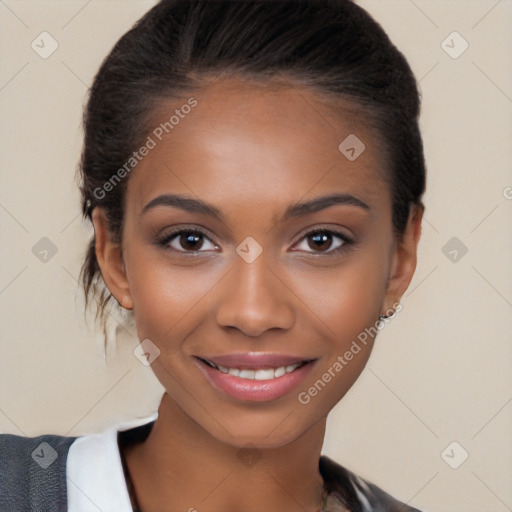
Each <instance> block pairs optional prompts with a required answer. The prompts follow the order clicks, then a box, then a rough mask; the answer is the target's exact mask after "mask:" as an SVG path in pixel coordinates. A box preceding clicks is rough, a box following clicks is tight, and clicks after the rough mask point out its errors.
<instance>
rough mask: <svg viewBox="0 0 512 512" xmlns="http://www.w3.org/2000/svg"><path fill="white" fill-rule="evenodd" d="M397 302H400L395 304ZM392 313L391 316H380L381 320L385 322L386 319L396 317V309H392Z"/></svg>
mask: <svg viewBox="0 0 512 512" xmlns="http://www.w3.org/2000/svg"><path fill="white" fill-rule="evenodd" d="M396 302H398V301H395V303H396ZM388 311H389V310H388ZM391 311H392V313H391V315H379V320H384V319H386V318H391V317H392V316H394V315H395V313H396V309H392V310H391Z"/></svg>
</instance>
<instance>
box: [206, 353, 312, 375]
mask: <svg viewBox="0 0 512 512" xmlns="http://www.w3.org/2000/svg"><path fill="white" fill-rule="evenodd" d="M198 359H199V360H200V361H202V362H203V363H204V364H207V365H208V366H210V367H211V368H214V369H215V370H218V371H219V372H222V373H225V374H228V375H232V376H233V377H238V378H240V379H247V380H272V379H277V378H279V377H282V376H283V375H286V374H288V373H292V372H294V371H295V370H297V369H298V368H301V367H302V366H304V365H306V364H308V363H311V362H313V361H314V359H308V360H304V361H301V362H298V363H294V364H289V365H282V366H277V367H261V368H246V367H242V368H235V367H228V366H222V365H220V364H215V363H213V362H212V361H209V360H207V359H202V358H200V357H198ZM240 366H242V365H240Z"/></svg>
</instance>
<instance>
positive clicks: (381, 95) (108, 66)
mask: <svg viewBox="0 0 512 512" xmlns="http://www.w3.org/2000/svg"><path fill="white" fill-rule="evenodd" d="M208 76H209V77H211V76H213V77H222V76H238V77H241V78H244V79H248V80H253V81H258V82H268V83H269V84H270V82H271V81H273V80H274V79H276V78H282V77H283V76H284V77H289V79H290V82H292V81H293V83H294V84H297V83H298V84H300V85H302V86H304V87H309V88H311V89H312V90H314V91H315V92H317V93H318V94H320V95H323V96H325V97H328V98H333V99H339V100H344V101H345V102H348V103H349V104H350V105H353V106H354V107H355V108H358V109H360V110H361V112H362V113H363V119H364V121H365V122H367V123H369V124H371V126H372V127H373V129H374V130H375V131H376V133H378V134H379V139H380V140H381V141H382V144H383V147H384V149H385V151H384V153H385V155H383V159H384V161H385V162H386V173H387V180H388V182H389V184H390V187H391V192H392V199H393V209H392V221H393V229H394V232H395V235H396V236H397V237H399V238H400V237H401V235H402V234H403V232H404V230H405V227H406V222H407V219H408V215H409V211H410V207H411V205H413V204H415V205H418V206H420V207H421V208H423V207H424V206H423V204H422V201H421V198H422V195H423V193H424V190H425V163H424V156H423V144H422V139H421V135H420V132H419V127H418V116H419V109H420V98H419V92H418V89H417V84H416V80H415V78H414V76H413V73H412V71H411V69H410V67H409V65H408V63H407V61H406V59H405V58H404V56H403V55H402V53H401V52H399V51H398V50H397V48H396V47H395V46H394V45H393V44H392V43H391V41H390V40H389V38H388V36H387V35H386V33H385V32H384V30H383V29H382V28H381V26H380V25H379V24H378V23H377V22H376V21H375V20H373V19H372V17H371V16H370V15H369V14H368V13H367V12H366V11H365V10H363V9H362V8H361V7H359V6H357V5H356V4H354V3H353V2H351V1H349V0H275V1H274V0H271V1H261V0H243V1H240V0H239V1H236V0H162V1H161V2H159V3H158V4H157V5H156V6H155V7H153V8H152V9H151V10H150V11H149V12H148V13H147V14H145V15H144V16H143V17H142V18H141V19H140V20H139V21H138V22H137V23H136V24H135V25H134V26H133V28H132V29H131V30H129V31H128V32H127V33H126V34H125V35H123V36H122V37H121V39H120V40H119V41H118V42H117V43H116V45H115V46H114V48H113V49H112V51H111V52H110V53H109V55H108V56H107V57H106V58H105V60H104V61H103V63H102V65H101V67H100V69H99V71H98V73H97V75H96V77H95V79H94V82H93V84H92V87H91V90H90V96H89V100H88V103H87V106H86V109H85V113H84V129H85V138H84V146H83V151H82V158H81V165H80V170H79V172H80V189H81V194H82V212H83V216H84V217H86V218H89V219H91V217H92V211H93V209H94V208H96V207H98V206H101V207H102V208H104V209H105V212H106V215H107V220H108V229H109V231H110V233H111V235H112V236H113V237H114V239H115V240H117V241H120V240H121V232H122V225H123V215H124V197H125V190H126V183H127V181H128V179H129V177H126V178H124V179H123V180H120V181H119V183H118V184H116V186H115V187H112V190H110V187H109V191H108V193H104V191H105V187H104V186H105V183H107V182H108V181H109V180H110V179H111V178H112V176H113V175H114V174H116V172H117V171H118V170H119V169H120V168H122V166H123V165H125V163H126V162H127V160H128V159H129V158H130V156H131V155H132V153H133V151H134V150H135V149H136V148H138V147H140V145H141V142H142V141H144V140H145V138H146V137H147V135H148V133H150V131H151V128H152V127H151V126H150V122H151V119H152V117H153V115H154V113H155V111H156V109H157V108H158V105H159V104H160V103H161V102H162V101H163V100H166V99H172V98H183V97H184V96H185V95H187V94H190V91H192V90H194V88H196V87H199V86H200V80H199V78H201V77H208ZM340 142H341V141H340ZM98 190H102V191H103V192H102V193H101V194H99V193H98ZM81 282H82V284H83V287H84V291H85V298H86V305H89V304H90V302H91V298H94V299H95V300H96V302H97V306H98V308H97V311H96V318H97V317H98V315H99V316H101V318H102V323H103V326H104V328H105V320H106V306H107V305H108V303H109V302H111V301H112V299H113V297H112V296H111V294H110V293H109V291H108V289H107V288H106V287H105V286H104V283H103V280H102V277H101V271H100V269H99V266H98V262H97V260H96V255H95V240H94V238H93V239H92V240H91V241H90V244H89V247H88V250H87V253H86V256H85V259H84V262H83V266H82V271H81ZM113 302H114V303H115V300H114V301H113ZM105 333H106V331H105Z"/></svg>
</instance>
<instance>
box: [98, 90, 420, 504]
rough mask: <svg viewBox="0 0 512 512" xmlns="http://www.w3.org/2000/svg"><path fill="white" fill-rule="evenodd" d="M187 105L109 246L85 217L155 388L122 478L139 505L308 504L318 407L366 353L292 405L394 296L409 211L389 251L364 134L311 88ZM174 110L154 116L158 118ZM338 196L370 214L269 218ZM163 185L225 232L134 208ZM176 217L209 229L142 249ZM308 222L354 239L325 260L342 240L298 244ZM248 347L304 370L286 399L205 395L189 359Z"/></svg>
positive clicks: (162, 209)
mask: <svg viewBox="0 0 512 512" xmlns="http://www.w3.org/2000/svg"><path fill="white" fill-rule="evenodd" d="M194 97H195V98H196V99H197V100H198V105H197V106H196V107H195V108H194V109H193V111H192V112H191V113H190V114H188V116H186V117H185V119H182V120H181V121H180V123H179V125H177V126H176V127H175V128H174V129H173V131H172V132H170V133H169V135H167V136H166V137H165V138H164V140H163V141H161V142H159V143H158V145H157V147H156V148H154V149H152V150H151V151H150V153H149V154H148V155H147V156H146V157H145V158H144V159H143V161H142V162H141V163H140V164H139V165H138V166H137V167H136V168H135V169H134V170H133V171H132V173H131V176H130V177H129V182H128V187H127V195H126V205H127V206H126V212H125V223H124V228H123V241H122V244H121V247H120V246H119V245H117V244H115V243H113V242H112V240H111V237H110V236H109V233H108V231H107V230H106V227H105V226H106V224H105V217H104V213H103V212H102V211H101V210H100V209H99V208H96V209H95V210H94V213H93V222H94V228H95V233H96V254H97V258H98V262H99V265H100V268H101V271H102V275H103V278H104V280H105V282H106V284H107V286H108V288H109V290H110V292H111V293H112V295H113V296H114V297H115V298H116V299H117V300H118V301H119V302H120V303H121V304H122V305H123V306H124V307H126V308H129V309H132V308H133V312H134V315H135V322H136V325H137V330H138V335H139V338H140V340H144V339H150V340H151V341H152V342H153V343H154V344H155V345H157V346H158V348H159V349H160V351H161V353H160V355H159V357H157V358H156V359H155V361H154V362H153V363H152V365H151V367H152V369H153V371H154V373H155V375H156V377H157V378H158V379H159V381H160V382H161V383H162V385H163V386H164V388H165V390H166V393H165V394H164V396H163V399H162V402H161V404H160V407H159V410H158V412H159V415H158V418H157V420H156V423H155V425H154V428H153V430H152V432H151V434H150V435H149V437H148V439H147V440H146V441H145V442H144V443H141V444H139V445H136V446H133V447H131V448H129V449H127V450H126V459H127V464H128V468H129V470H130V473H131V475H132V479H133V481H134V484H135V489H136V493H137V498H138V501H139V504H140V506H141V508H142V510H143V511H144V512H176V511H178V510H181V511H186V510H189V509H190V508H191V507H195V508H197V510H199V511H200V512H203V511H204V512H220V511H222V512H234V511H239V510H244V511H245V512H256V511H261V510H269V511H276V510H280V511H281V512H284V511H288V510H289V511H292V510H293V511H297V510H304V511H314V510H317V509H318V508H319V506H320V497H321V492H322V486H323V481H322V478H321V475H320V473H319V471H318V460H319V457H320V452H321V448H322V444H323V439H324V433H325V424H326V418H327V415H328V413H329V411H330V410H331V409H332V408H333V407H334V406H335V405H336V404H337V403H338V402H339V400H340V399H341V398H342V397H343V396H344V395H345V393H346V392H347V391H348V390H349V389H350V387H351V386H352V385H353V383H354V382H355V380H356V379H357V378H358V376H359V375H360V373H361V371H362V370H363V368H364V366H365V364H366V362H367V360H368V357H369V355H370V352H371V348H372V343H371V342H370V343H368V344H367V345H366V347H365V346H362V350H361V352H359V353H358V354H357V355H356V356H354V358H353V359H352V360H351V361H350V363H349V364H348V365H347V366H345V367H344V369H343V371H341V372H339V373H337V374H336V377H335V378H334V379H333V380H332V381H331V382H330V383H329V384H328V385H326V386H325V388H324V389H323V390H322V391H321V392H320V393H318V395H317V396H315V397H314V398H312V399H311V401H310V403H309V404H307V405H303V404H301V403H300V402H299V401H298V398H297V395H298V393H299V392H300V391H304V390H307V389H308V388H309V387H311V386H312V385H313V383H315V382H316V381H317V380H318V379H320V378H321V377H322V375H323V374H324V373H325V372H326V371H327V370H328V368H329V367H331V366H332V365H333V363H334V361H336V358H337V357H338V355H343V354H344V353H345V352H346V350H348V348H349V347H350V345H351V343H352V341H353V340H355V339H356V338H357V335H358V334H359V333H360V332H362V331H364V329H365V328H367V327H370V326H375V322H376V320H377V318H378V316H379V314H384V313H385V312H386V311H388V312H389V310H390V309H391V308H392V307H393V304H396V303H397V302H398V300H399V299H400V297H401V296H402V294H403V293H404V292H405V290H406V289H407V287H408V285H409V283H410V281H411V279H412V276H413V274H414V271H415V268H416V252H417V245H418V240H419V237H420V232H421V218H422V210H421V209H419V208H418V209H413V210H412V211H411V215H410V218H409V222H408V226H407V230H406V232H405V234H404V238H403V241H402V242H401V243H398V241H397V240H396V239H395V238H394V236H393V232H392V222H391V195H390V190H389V187H388V185H387V184H386V183H385V182H384V181H383V180H382V176H381V175H379V173H378V172H377V170H376V169H380V170H379V172H383V171H382V159H381V158H380V155H381V151H380V150H379V148H378V144H377V141H376V138H375V137H374V136H372V135H371V134H370V132H368V131H367V130H366V129H365V127H364V123H363V122H362V121H361V119H360V118H357V117H355V116H354V115H350V114H349V111H348V110H347V111H344V110H341V111H340V110H338V115H335V114H334V113H333V110H332V109H331V108H330V107H329V105H328V104H327V103H326V102H325V101H322V100H321V98H320V97H319V96H318V95H316V94H315V93H313V92H311V91H307V90H305V89H298V88H287V89H286V88H282V89H279V88H277V89H274V90H270V89H264V88H262V87H259V86H258V87H256V86H250V85H243V84H241V83H239V82H237V81H232V82H227V81H218V82H216V83H212V84H210V86H209V87H208V88H206V89H205V90H203V91H202V92H199V93H197V94H194ZM183 103H184V102H174V103H172V105H171V104H170V103H169V104H167V105H166V106H162V109H161V112H159V114H158V116H157V118H156V123H155V126H158V124H159V123H160V122H162V121H164V120H166V119H168V118H169V117H170V115H172V113H173V112H174V109H175V108H177V107H179V106H180V105H182V104H183ZM351 133H354V134H356V135H357V136H358V137H359V138H360V139H361V140H363V142H364V143H365V145H366V150H365V151H364V152H363V153H362V154H361V155H360V156H359V158H357V159H356V160H355V161H354V162H350V161H349V160H348V159H347V158H345V156H343V155H342V154H341V153H340V151H339V150H338V145H339V144H340V142H341V141H342V140H344V139H345V137H347V135H349V134H351ZM335 192H339V193H348V194H352V195H354V196H356V197H357V198H359V199H361V200H362V201H364V202H365V203H367V204H368V205H369V206H370V210H369V211H367V210H364V209H363V208H360V207H358V206H352V205H335V206H331V207H329V208H327V209H324V210H322V211H318V212H315V213H311V214H308V215H306V216H303V217H297V218H291V219H288V220H286V221H285V222H281V221H280V220H279V219H280V216H281V215H282V214H283V212H284V211H285V209H286V207H287V206H289V205H290V204H292V203H295V202H299V201H305V200H309V199H312V198H315V197H319V196H324V195H328V194H332V193H335ZM165 193H175V194H186V195H188V196H189V197H193V198H196V199H197V198H199V199H201V200H203V201H206V202H208V203H210V204H212V205H214V206H215V207H217V208H218V209H219V210H220V211H221V212H222V214H223V216H224V218H225V219H224V222H220V221H218V220H216V219H214V218H213V217H210V216H207V215H205V214H199V213H189V212H184V211H182V210H179V209H176V208H172V207H168V206H158V207H156V208H154V209H152V210H149V211H148V212H147V213H145V214H144V215H142V216H141V211H142V209H143V207H144V206H145V205H146V204H147V203H148V202H149V201H151V200H152V199H154V198H155V197H157V196H159V195H161V194H165ZM178 225H180V226H182V227H183V229H186V228H189V229H190V228H195V227H197V228H206V230H208V231H209V232H210V233H211V236H206V237H203V238H202V239H199V242H198V243H197V244H196V245H195V246H194V245H193V244H192V245H191V244H190V242H189V244H188V245H187V240H186V239H185V238H184V236H183V237H181V243H180V236H175V237H174V239H173V240H172V241H170V242H169V243H168V246H167V248H165V247H162V246H158V245H157V244H156V243H155V242H154V235H155V234H158V233H161V234H165V232H169V231H170V230H169V227H170V226H174V227H177V226H178ZM322 229H323V230H326V229H327V230H329V229H330V230H333V229H334V230H335V231H339V232H341V233H343V234H345V235H346V236H349V237H352V238H353V239H354V243H353V244H348V245H345V247H346V249H347V250H346V251H344V252H340V253H338V254H337V255H334V256H328V255H327V254H326V253H328V252H329V251H332V250H334V249H335V248H336V247H338V246H339V245H340V243H342V240H340V239H339V238H338V237H337V236H336V235H332V236H331V238H328V239H327V241H326V242H325V243H324V245H321V244H320V242H316V245H315V240H313V239H312V238H313V235H308V236H305V234H306V232H309V231H315V230H317V231H320V230H322ZM164 230H165V232H164ZM247 236H251V237H253V238H254V239H255V240H256V241H257V242H258V243H259V244H260V245H261V246H262V248H263V253H262V254H261V255H260V256H259V257H258V258H257V259H256V260H255V261H253V262H252V263H250V264H249V263H247V262H246V261H244V260H243V259H242V258H241V257H240V256H239V255H238V254H237V253H236V252H235V249H236V247H237V246H238V245H239V244H240V243H241V242H242V241H243V240H244V239H245V238H246V237H247ZM171 244H172V246H171ZM173 248H174V250H173ZM194 250H196V251H198V253H195V254H192V255H191V253H192V252H193V251H194ZM178 251H181V252H178ZM186 251H188V254H186ZM371 341H373V340H371ZM249 351H261V352H280V353H286V354H293V355H300V356H301V357H302V358H304V359H308V358H317V361H316V362H315V363H314V364H315V366H314V368H313V369H312V372H311V373H310V374H309V375H308V377H307V379H306V381H305V382H304V383H302V384H301V385H300V389H296V390H293V391H292V392H290V393H288V394H286V395H284V396H282V397H280V398H278V399H276V400H272V401H266V402H265V401H264V402H254V401H253V402H249V401H242V400H236V399H233V398H231V397H228V396H226V395H224V394H223V393H222V392H221V391H219V390H217V389H216V388H214V387H212V386H211V385H210V384H209V382H208V381H207V380H206V379H205V378H204V377H203V376H202V374H201V373H200V372H199V370H198V368H197V363H196V362H195V359H194V358H193V357H192V356H194V355H203V356H207V355H210V356H214V355H220V354H228V353H233V352H249ZM246 445H252V446H255V447H256V448H257V449H258V452H259V454H260V455H261V459H260V460H259V461H258V462H257V463H256V464H255V465H253V466H251V467H247V466H245V465H244V464H243V463H242V462H241V460H240V459H239V457H238V456H237V454H239V450H240V448H241V447H244V446H246ZM256 496H257V497H258V498H257V500H256V499H255V497H256Z"/></svg>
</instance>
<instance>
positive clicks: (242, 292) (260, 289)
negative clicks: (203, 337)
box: [217, 244, 294, 336]
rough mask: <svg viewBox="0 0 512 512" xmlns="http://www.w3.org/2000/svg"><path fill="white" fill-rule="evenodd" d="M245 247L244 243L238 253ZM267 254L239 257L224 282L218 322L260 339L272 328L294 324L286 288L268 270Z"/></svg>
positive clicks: (284, 327)
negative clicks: (254, 257)
mask: <svg viewBox="0 0 512 512" xmlns="http://www.w3.org/2000/svg"><path fill="white" fill-rule="evenodd" d="M244 248H246V247H245V246H244V245H243V244H241V245H240V247H239V250H243V249H244ZM269 266H270V263H269V261H268V258H267V257H266V255H265V254H264V253H261V254H260V255H259V256H258V257H257V258H256V259H254V260H252V261H251V260H250V259H247V258H245V259H244V256H243V252H242V256H240V255H238V254H236V255H235V257H234V261H233V263H232V269H231V272H230V276H229V279H227V280H225V282H224V285H223V286H224V288H223V290H222V294H221V296H222V299H221V302H220V304H219V306H218V309H217V321H218V323H219V325H220V326H222V327H228V326H230V327H236V328H238V329H239V330H241V331H243V332H244V334H246V335H248V336H259V335H261V334H262V333H263V332H265V331H266V330H268V329H272V328H281V329H287V328H290V327H291V325H293V322H294V312H293V305H292V304H291V303H290V296H289V293H286V287H285V285H284V284H283V283H282V282H281V281H280V279H278V277H277V276H276V274H277V272H275V271H273V270H271V269H270V268H269Z"/></svg>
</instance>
